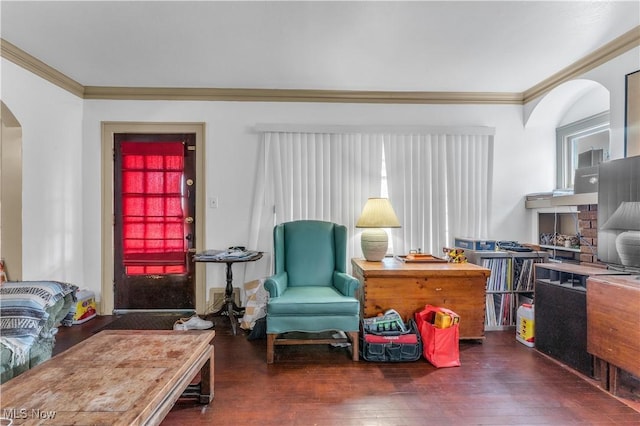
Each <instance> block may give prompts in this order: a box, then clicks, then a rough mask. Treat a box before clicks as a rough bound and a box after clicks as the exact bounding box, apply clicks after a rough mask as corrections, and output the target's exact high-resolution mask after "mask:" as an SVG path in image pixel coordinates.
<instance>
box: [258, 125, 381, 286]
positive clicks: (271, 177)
mask: <svg viewBox="0 0 640 426" xmlns="http://www.w3.org/2000/svg"><path fill="white" fill-rule="evenodd" d="M261 138H262V141H261V151H262V152H261V154H260V155H261V158H262V159H263V160H264V161H262V162H261V163H260V165H259V170H258V171H257V175H256V185H255V194H254V202H253V216H252V221H251V229H250V235H249V246H250V247H256V249H257V250H260V251H263V252H265V254H267V256H266V257H267V259H268V260H267V261H262V262H253V263H255V265H253V264H252V265H251V266H249V265H248V267H247V272H246V273H247V278H248V279H253V278H260V277H263V276H266V275H269V273H270V267H271V264H272V263H273V261H272V258H271V256H270V253H271V252H272V251H273V246H272V244H273V243H272V231H273V226H274V225H275V224H276V223H283V222H288V221H292V220H300V219H314V220H326V221H330V222H335V223H339V224H341V225H345V226H346V227H347V229H348V232H349V241H348V247H347V256H348V257H347V258H348V259H350V258H351V257H360V256H362V253H361V251H360V239H359V238H356V235H355V234H356V232H355V231H356V229H355V223H356V221H357V220H358V217H359V215H360V212H361V210H362V207H363V206H364V204H365V202H366V200H367V198H369V197H375V196H380V186H381V173H380V171H381V168H382V136H381V135H378V134H367V133H354V132H349V133H343V132H339V131H336V132H322V133H315V132H286V131H282V132H278V131H264V132H262V136H261Z"/></svg>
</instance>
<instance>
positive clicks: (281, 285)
mask: <svg viewBox="0 0 640 426" xmlns="http://www.w3.org/2000/svg"><path fill="white" fill-rule="evenodd" d="M288 285H289V276H288V275H287V273H286V272H280V273H278V274H276V275H272V276H271V277H269V278H267V279H266V280H265V281H264V288H265V289H266V290H267V291H268V292H269V297H272V298H273V297H279V296H281V295H282V293H284V292H285V290H286V289H287V286H288Z"/></svg>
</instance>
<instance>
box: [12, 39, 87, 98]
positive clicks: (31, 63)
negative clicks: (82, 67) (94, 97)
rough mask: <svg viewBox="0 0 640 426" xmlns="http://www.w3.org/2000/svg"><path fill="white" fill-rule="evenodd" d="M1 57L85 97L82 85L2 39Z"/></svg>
mask: <svg viewBox="0 0 640 426" xmlns="http://www.w3.org/2000/svg"><path fill="white" fill-rule="evenodd" d="M0 56H1V57H3V58H5V59H7V60H9V61H11V62H13V63H14V64H16V65H18V66H20V67H22V68H24V69H25V70H27V71H30V72H32V73H33V74H35V75H37V76H39V77H42V78H44V79H45V80H47V81H48V82H49V83H52V84H55V85H56V86H58V87H61V88H62V89H64V90H66V91H68V92H71V93H72V94H74V95H76V96H78V97H80V98H82V97H83V95H84V86H83V85H82V84H80V83H78V82H77V81H75V80H73V79H72V78H69V77H67V76H66V75H64V74H62V73H61V72H60V71H58V70H56V69H54V68H52V67H50V66H49V65H47V64H45V63H44V62H42V61H41V60H40V59H38V58H35V57H33V56H31V55H29V54H28V53H27V52H25V51H24V50H22V49H20V48H19V47H16V46H14V45H13V44H11V43H9V42H8V41H6V40H4V39H2V38H0Z"/></svg>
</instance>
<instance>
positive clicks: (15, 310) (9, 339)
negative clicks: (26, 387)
mask: <svg viewBox="0 0 640 426" xmlns="http://www.w3.org/2000/svg"><path fill="white" fill-rule="evenodd" d="M76 291H77V287H76V286H74V285H71V284H67V283H62V282H58V281H20V282H11V281H9V282H5V283H2V285H1V286H0V373H1V374H0V383H4V382H6V381H7V380H9V379H11V378H13V377H15V376H17V375H18V374H20V373H23V372H24V371H27V370H28V369H30V368H32V367H35V366H36V365H38V364H40V363H42V362H44V361H46V360H47V359H49V358H51V354H52V351H53V345H54V342H55V334H56V333H57V331H58V326H59V325H60V322H61V321H63V320H64V319H65V317H66V316H67V314H68V313H69V310H70V309H71V306H72V304H73V303H74V301H75V297H76V296H75V293H76Z"/></svg>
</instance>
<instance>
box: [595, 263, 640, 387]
mask: <svg viewBox="0 0 640 426" xmlns="http://www.w3.org/2000/svg"><path fill="white" fill-rule="evenodd" d="M638 307H640V279H639V278H638V276H632V275H631V276H629V275H601V276H598V277H589V279H588V280H587V351H588V352H589V353H590V354H592V355H594V356H595V357H597V358H598V359H599V360H600V365H599V370H600V381H601V384H602V387H603V388H604V389H608V390H609V391H610V392H611V393H612V394H614V395H616V394H617V392H618V389H617V388H618V370H619V369H623V370H625V371H627V372H629V373H631V374H633V375H635V376H636V377H640V362H639V361H638V354H640V313H638Z"/></svg>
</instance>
